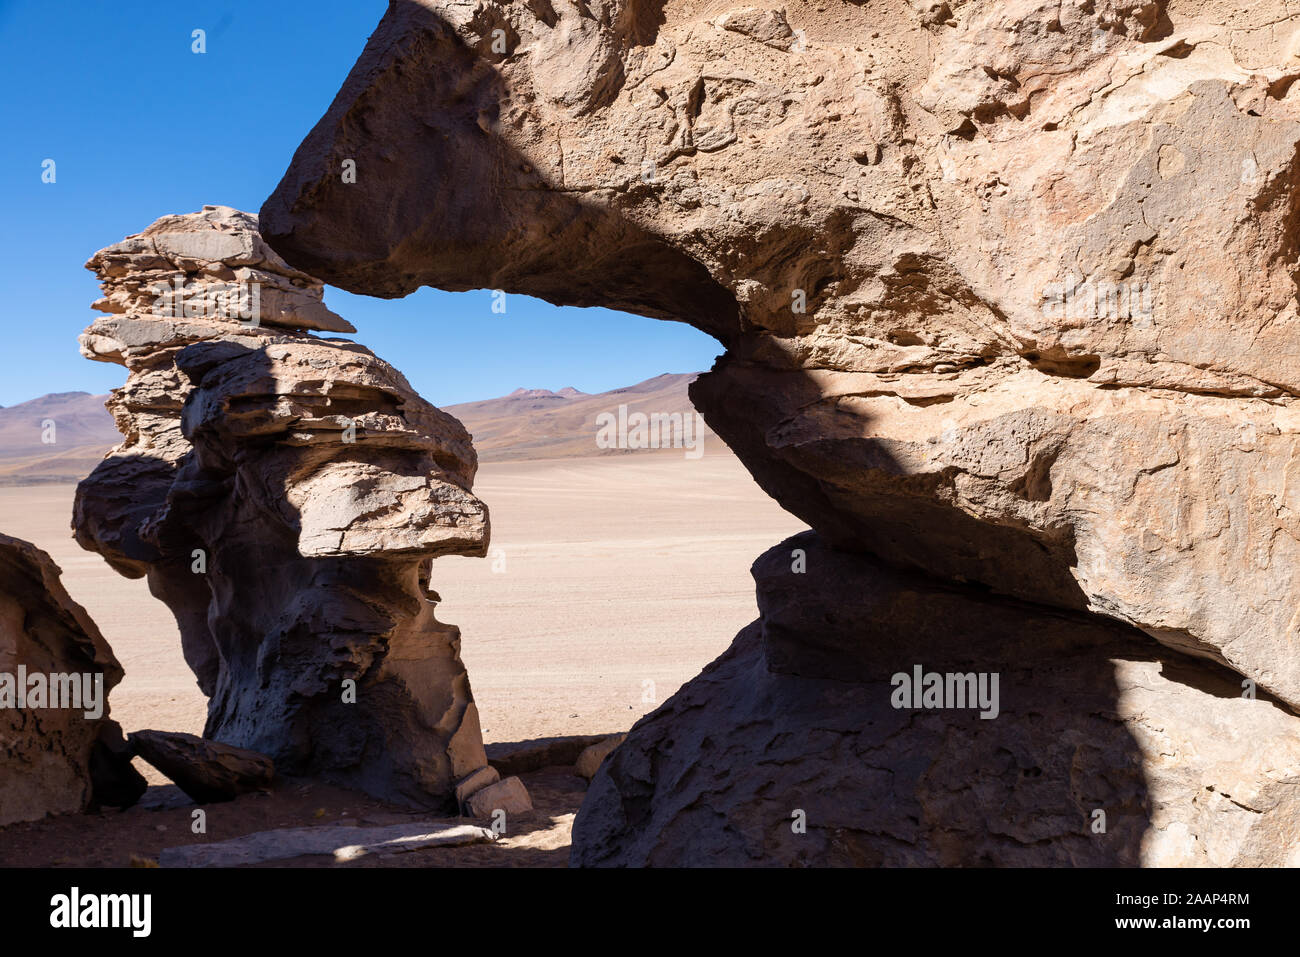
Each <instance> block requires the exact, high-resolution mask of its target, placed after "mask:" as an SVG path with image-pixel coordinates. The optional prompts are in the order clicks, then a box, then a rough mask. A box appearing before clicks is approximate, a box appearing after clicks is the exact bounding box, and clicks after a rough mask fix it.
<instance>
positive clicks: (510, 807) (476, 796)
mask: <svg viewBox="0 0 1300 957" xmlns="http://www.w3.org/2000/svg"><path fill="white" fill-rule="evenodd" d="M532 809H533V800H532V798H530V797H529V796H528V789H527V788H526V787H524V782H523V781H521V780H520V779H519V778H503V779H502V780H500V781H498V782H497V783H496V784H489V785H488V786H487V787H485V788H481V789H479V790H477V791H475V792H474V793H473V794H471V795H470V796H469V797H468V798H466V799H465V813H466V815H467V816H468V817H478V818H488V817H492V816H493V815H494V814H496V812H497V811H505V812H506V814H523V813H525V812H527V811H531V810H532Z"/></svg>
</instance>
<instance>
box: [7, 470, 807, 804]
mask: <svg viewBox="0 0 1300 957" xmlns="http://www.w3.org/2000/svg"><path fill="white" fill-rule="evenodd" d="M714 448H715V449H716V448H717V446H716V445H715V446H714ZM73 491H74V486H72V485H41V486H27V487H8V488H0V530H3V531H4V532H6V533H8V534H10V535H16V536H18V537H19V538H24V539H27V540H28V541H31V542H34V543H35V544H37V545H38V546H40V547H41V548H43V549H45V550H46V551H48V552H49V553H50V554H51V555H52V556H53V557H54V560H55V561H56V562H57V563H58V564H59V566H60V567H61V568H62V569H63V580H64V584H65V585H66V587H67V589H68V591H69V593H70V594H71V595H72V597H73V598H74V599H76V600H77V601H79V602H80V603H81V604H82V605H84V606H85V607H86V609H87V610H88V611H89V612H90V614H91V616H92V617H93V618H94V619H95V621H96V622H97V623H98V624H99V627H100V629H101V630H102V631H103V632H104V635H105V637H106V638H107V639H108V641H109V643H110V644H111V645H112V647H113V650H114V651H115V652H116V654H117V656H118V658H119V659H120V660H121V662H122V664H123V666H124V667H125V668H126V678H125V680H124V681H123V682H122V684H121V685H120V686H119V687H118V688H117V689H116V690H115V691H114V692H113V696H112V701H111V704H112V713H113V717H115V718H116V719H117V720H118V721H120V722H121V724H122V726H123V727H124V728H125V729H126V730H127V731H131V730H136V729H140V728H159V729H164V730H174V731H189V732H191V733H195V734H197V733H200V732H201V731H202V728H203V719H204V714H205V709H206V699H205V698H204V697H203V695H202V694H201V693H200V692H199V690H198V688H197V687H196V686H195V684H194V679H193V677H192V675H191V673H190V671H189V669H188V668H187V667H186V666H185V662H184V659H183V658H182V657H181V652H180V640H179V637H178V635H177V632H176V625H175V622H174V621H173V619H172V618H171V615H170V614H169V613H168V611H167V609H166V607H165V606H164V605H163V604H162V603H161V602H159V601H157V600H156V599H154V598H153V597H152V596H151V595H150V594H149V590H148V588H147V587H146V585H145V583H144V581H143V579H141V580H136V581H131V580H128V579H125V578H123V577H121V576H120V575H118V574H117V573H116V572H114V571H113V570H112V569H110V568H109V567H108V565H107V564H105V562H104V560H103V559H102V558H100V557H99V556H98V555H96V554H93V553H90V552H86V551H83V550H82V549H81V548H80V547H78V545H77V544H76V542H74V541H73V540H72V537H71V532H70V530H69V521H70V518H71V515H72V497H73ZM475 491H476V492H477V493H478V495H479V496H480V497H481V498H482V499H483V500H484V501H486V502H487V503H488V507H489V508H490V510H491V515H492V554H491V555H490V556H489V557H488V558H486V559H471V558H459V557H456V558H444V559H439V560H438V561H436V562H435V563H434V567H433V579H432V586H433V588H434V589H436V590H437V591H438V592H439V593H440V594H441V596H442V598H443V602H442V604H441V605H439V608H438V615H439V618H440V619H442V620H443V621H447V622H451V623H453V624H456V625H459V626H460V628H461V630H462V632H463V644H462V654H463V657H464V660H465V664H466V667H468V669H469V675H470V682H471V685H472V687H473V690H474V697H475V699H476V700H477V702H478V706H479V711H480V714H481V718H482V725H483V734H484V739H485V740H486V741H520V740H527V739H531V738H536V737H545V736H552V735H569V734H590V733H599V732H606V731H608V732H614V731H624V730H626V729H627V728H629V727H630V726H631V725H632V723H633V722H634V721H636V719H638V718H639V717H641V716H642V715H643V714H645V713H647V712H649V711H651V710H653V709H654V708H655V707H656V706H657V705H658V704H659V703H662V702H663V701H664V700H665V699H666V698H667V697H668V696H670V695H671V694H672V693H673V692H674V691H675V690H676V689H677V688H678V687H679V686H680V685H681V684H682V683H683V682H684V681H686V680H688V679H689V678H691V677H692V676H694V675H696V674H698V673H699V671H700V669H701V668H702V667H703V666H704V665H705V664H707V663H708V662H709V661H711V660H712V659H713V658H715V657H717V655H718V654H720V653H721V652H722V651H723V650H724V649H725V648H726V647H727V645H728V644H729V643H730V642H731V639H732V637H733V636H734V634H735V633H736V632H737V631H739V630H740V628H741V627H743V626H744V625H745V624H747V623H748V622H750V621H752V620H753V619H754V618H755V617H756V615H757V611H756V608H755V605H754V590H753V582H752V580H751V579H750V577H749V565H750V563H751V562H752V561H753V560H754V558H756V557H757V556H758V555H759V553H760V552H762V551H763V550H764V549H765V548H767V547H768V546H770V545H772V544H774V543H776V542H778V541H780V540H781V539H782V538H784V537H786V536H788V535H791V534H793V533H795V532H797V531H800V530H801V529H802V528H803V527H804V526H803V524H802V523H801V522H799V521H798V520H797V519H795V518H794V517H793V516H790V515H788V514H787V513H785V512H784V511H782V510H781V509H780V508H779V507H778V506H777V505H776V503H775V502H773V501H772V500H771V499H769V498H768V497H767V496H766V495H765V494H764V493H763V492H762V491H761V490H760V489H759V488H758V487H757V486H756V485H755V484H754V481H753V479H752V478H750V476H749V474H748V473H747V472H746V471H745V470H744V468H743V467H742V466H741V465H740V463H739V462H738V460H737V459H736V458H735V457H734V456H732V455H730V454H729V453H726V452H710V451H708V450H707V449H706V454H705V456H704V457H703V458H702V459H698V460H690V459H686V458H685V457H684V456H683V455H682V454H681V453H670V452H661V453H651V454H635V455H631V454H630V455H623V456H612V457H602V458H590V459H569V460H558V461H557V460H552V461H546V462H511V463H489V464H486V465H484V466H483V467H482V468H481V469H480V471H479V477H478V480H477V482H476V483H475ZM494 569H496V570H495V571H494ZM142 770H145V771H146V773H147V775H148V777H149V778H150V780H151V781H153V782H160V781H161V780H163V779H162V778H161V777H160V776H159V775H158V774H157V773H156V772H154V771H153V770H152V769H148V768H143V769H142Z"/></svg>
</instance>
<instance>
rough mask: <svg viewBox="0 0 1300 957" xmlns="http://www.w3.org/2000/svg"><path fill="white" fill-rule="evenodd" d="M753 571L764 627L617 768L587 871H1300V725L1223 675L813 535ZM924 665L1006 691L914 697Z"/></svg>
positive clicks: (597, 814)
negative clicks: (914, 682)
mask: <svg viewBox="0 0 1300 957" xmlns="http://www.w3.org/2000/svg"><path fill="white" fill-rule="evenodd" d="M796 549H798V550H800V551H801V552H802V554H803V560H804V561H805V562H806V566H807V570H806V571H805V572H802V573H798V572H794V571H792V564H793V563H792V558H791V556H792V553H793V552H794V551H795V550H796ZM753 573H754V578H755V581H756V582H757V585H758V598H759V608H760V610H761V612H762V619H761V620H760V621H758V622H755V623H754V624H753V625H751V626H750V627H749V628H747V629H745V630H744V631H743V632H741V634H740V635H739V636H738V637H737V639H736V642H735V643H734V644H733V645H732V647H731V648H730V649H729V650H728V651H727V652H726V653H725V654H724V655H723V656H722V657H721V658H719V659H718V660H717V661H715V662H714V663H713V664H711V665H710V666H709V667H708V668H706V669H705V671H704V673H703V674H702V675H700V676H699V677H698V678H696V679H694V680H693V681H691V682H689V683H688V684H687V685H686V686H685V687H684V688H683V689H682V690H681V691H680V692H679V693H678V694H677V695H675V696H674V697H673V698H672V699H670V700H669V701H668V702H667V703H665V704H664V705H663V706H662V707H661V708H660V709H659V710H657V711H655V712H654V713H653V714H651V715H648V716H647V717H646V718H644V719H643V720H641V721H640V722H638V723H637V725H636V726H635V727H634V728H633V730H632V731H631V733H630V734H629V735H628V737H627V739H626V740H625V741H624V742H623V743H622V744H621V745H619V747H618V748H617V750H615V751H614V752H613V753H612V754H611V755H610V756H609V758H608V759H607V760H606V761H605V762H604V764H603V765H602V766H601V768H600V770H599V771H598V772H597V773H596V775H595V778H594V780H593V781H592V784H591V789H590V791H589V792H588V796H587V799H586V800H585V801H584V802H583V805H582V808H581V809H580V811H579V813H578V818H577V820H576V821H575V823H574V849H573V858H572V861H573V863H574V864H577V865H584V866H608V865H619V866H656V865H674V866H680V865H683V864H687V865H725V866H786V865H825V864H832V865H856V866H985V865H998V866H1028V865H1069V866H1090V867H1091V866H1134V865H1137V864H1144V865H1148V866H1217V867H1227V866H1259V865H1269V866H1284V865H1285V866H1294V865H1295V864H1297V863H1300V856H1298V855H1300V852H1298V851H1297V849H1296V848H1297V845H1296V842H1295V835H1296V833H1297V828H1300V796H1298V795H1297V792H1296V787H1295V786H1296V784H1297V783H1300V719H1297V718H1296V717H1295V716H1294V715H1293V714H1292V713H1291V712H1290V711H1289V710H1288V709H1287V708H1286V707H1285V706H1284V705H1283V704H1281V703H1280V702H1278V701H1276V700H1265V699H1263V698H1260V699H1256V700H1249V699H1245V698H1243V697H1242V696H1241V689H1240V686H1239V684H1238V681H1237V680H1236V678H1235V676H1234V675H1233V674H1232V672H1230V671H1228V670H1227V669H1224V668H1221V667H1220V666H1217V665H1214V664H1211V663H1208V662H1205V661H1203V660H1200V659H1197V658H1193V657H1190V656H1185V655H1179V654H1175V653H1170V652H1168V651H1165V650H1164V649H1161V648H1160V646H1158V645H1156V644H1155V643H1154V642H1152V641H1151V640H1150V639H1149V638H1148V637H1147V636H1145V635H1143V634H1142V633H1141V632H1139V631H1137V630H1136V629H1133V628H1131V627H1129V626H1125V625H1120V624H1118V623H1113V622H1107V621H1104V620H1101V619H1099V618H1097V617H1095V616H1086V615H1083V614H1078V613H1069V612H1058V611H1052V610H1049V609H1045V608H1043V607H1041V606H1034V605H1028V604H1023V603H1020V602H1016V601H1014V600H1008V599H1004V598H998V597H996V596H978V595H974V594H972V593H971V592H970V591H969V590H967V589H958V588H953V587H952V586H950V585H946V584H943V583H941V582H938V581H936V580H934V579H931V578H926V577H923V576H919V575H915V574H911V573H903V572H898V571H895V570H892V569H889V568H887V567H885V566H883V565H882V564H880V563H879V562H878V561H876V560H874V559H871V558H867V557H862V556H854V555H847V554H845V553H842V552H839V551H836V550H834V549H831V548H828V547H826V546H825V545H824V544H823V543H822V542H820V541H819V539H818V537H817V536H816V535H815V534H814V533H811V532H809V533H805V534H803V535H801V536H796V537H795V538H792V539H789V540H788V541H786V542H784V543H782V544H780V545H778V546H776V547H774V548H772V549H771V550H770V551H768V552H767V553H765V554H764V555H763V556H762V557H761V558H759V560H758V561H757V562H755V565H754V569H753ZM918 667H919V668H920V669H921V670H922V672H923V673H929V672H933V673H939V674H944V675H948V674H963V675H965V674H974V675H977V676H978V675H990V676H991V675H996V676H997V685H996V688H997V691H998V693H997V695H996V698H995V699H994V701H995V707H994V708H986V709H981V708H980V707H977V706H975V701H974V698H975V697H976V696H971V697H969V698H968V699H967V701H966V705H967V706H966V707H961V706H960V702H961V700H962V699H960V698H957V699H955V702H954V699H946V703H948V705H949V707H947V708H922V707H911V706H908V707H896V706H895V700H896V698H897V695H898V693H899V689H900V687H901V686H902V684H901V682H896V681H894V680H892V679H893V677H894V675H896V674H905V675H907V676H908V677H909V678H910V677H912V676H913V674H914V670H915V669H916V668H918ZM968 687H969V686H968ZM954 703H957V704H958V705H959V706H958V707H953V706H952V705H953V704H954ZM908 704H909V705H910V704H912V702H908ZM993 711H995V712H996V716H995V717H989V718H985V717H982V716H981V715H982V714H986V713H991V712H993ZM1262 742H1268V745H1267V746H1261V743H1262ZM797 825H799V826H797Z"/></svg>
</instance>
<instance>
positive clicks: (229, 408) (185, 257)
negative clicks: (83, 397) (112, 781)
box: [74, 207, 488, 807]
mask: <svg viewBox="0 0 1300 957" xmlns="http://www.w3.org/2000/svg"><path fill="white" fill-rule="evenodd" d="M151 247H152V248H154V249H157V250H159V251H161V250H163V249H166V250H168V252H169V255H170V256H171V257H172V258H169V259H167V261H166V262H167V263H170V264H171V266H172V267H174V268H173V269H172V271H171V272H169V271H168V266H167V265H166V264H165V263H161V262H160V260H159V258H158V254H156V253H155V252H153V251H151ZM88 266H89V268H91V269H93V270H95V271H96V273H97V274H98V275H99V276H100V278H101V279H102V280H103V281H104V287H105V292H106V301H107V302H106V301H105V300H101V302H100V304H99V305H100V306H101V308H110V311H112V313H113V314H112V315H111V316H110V317H108V318H104V319H99V320H97V321H96V322H95V323H94V324H93V325H92V326H91V327H90V328H89V329H87V330H86V332H85V333H84V334H83V335H82V337H81V343H82V350H83V352H84V353H85V354H86V355H87V356H88V357H89V358H93V359H99V360H105V361H112V362H118V363H121V364H123V365H125V366H126V368H127V370H128V372H129V377H128V379H127V383H126V385H125V386H124V387H123V388H121V389H118V390H116V391H115V392H114V394H113V397H112V399H111V400H110V401H109V407H110V408H111V410H112V411H113V414H114V417H115V418H116V420H117V423H118V426H119V429H120V431H121V432H122V433H123V434H124V435H125V436H126V439H125V441H124V442H123V443H122V445H120V446H119V447H118V448H116V449H115V450H114V451H113V452H112V453H111V454H110V455H109V456H108V457H107V458H106V459H105V461H104V462H103V464H102V465H100V466H99V467H98V468H96V470H95V471H94V472H93V473H92V474H91V475H90V477H89V478H87V479H86V480H85V481H83V482H82V483H81V485H80V486H79V487H78V490H77V500H76V506H75V516H74V528H75V530H76V533H77V538H78V541H79V542H80V543H81V544H82V545H83V546H84V547H86V548H89V549H92V550H94V551H98V552H100V553H101V554H102V555H104V557H105V558H106V559H107V560H108V561H109V562H110V564H112V565H113V566H114V567H115V568H117V569H118V570H119V571H121V572H122V573H123V574H126V575H128V576H131V577H139V576H141V575H147V576H148V579H149V585H150V589H151V590H152V592H153V593H154V594H155V595H156V596H158V597H159V598H160V599H162V600H163V601H164V602H166V603H167V604H168V606H169V607H170V608H171V609H172V611H173V613H174V614H175V616H176V620H177V623H178V624H179V627H180V631H181V640H182V642H183V646H184V652H185V657H186V661H187V662H188V663H189V664H190V666H191V668H193V670H194V672H195V675H196V676H197V678H198V683H199V687H200V688H201V689H202V690H203V692H204V693H205V694H207V695H209V696H210V698H211V701H210V702H209V709H208V721H207V726H206V728H205V731H204V735H205V737H208V738H211V739H213V740H216V741H219V742H222V743H225V744H230V745H234V746H236V747H241V748H247V749H249V750H253V751H258V752H261V753H263V754H266V755H269V756H271V757H272V758H273V759H274V761H275V764H276V767H277V768H278V769H279V770H281V771H284V772H287V773H290V774H319V775H322V776H325V777H327V778H330V779H333V780H336V781H339V782H341V783H345V784H350V785H354V786H359V787H361V788H364V789H365V790H367V791H369V792H370V793H372V794H375V795H377V796H381V797H384V798H388V799H392V800H400V801H405V802H408V803H413V804H424V805H429V804H439V803H441V804H446V805H447V806H448V807H450V805H451V803H452V802H453V800H454V799H453V797H452V795H453V792H454V787H455V783H456V782H457V781H458V780H459V779H461V778H463V777H464V776H466V775H468V774H470V773H472V772H473V771H475V770H477V769H479V768H481V767H483V766H485V765H486V764H487V759H486V757H485V755H484V753H483V744H482V739H481V735H480V731H479V725H478V717H477V711H476V709H475V707H474V703H473V699H472V697H471V695H470V690H469V682H468V678H467V676H466V674H465V669H464V667H463V665H462V664H461V661H460V633H459V631H458V630H457V629H456V628H454V627H452V626H449V625H445V624H442V623H440V622H438V621H437V619H436V618H435V616H434V602H433V601H432V600H431V599H430V598H429V597H428V587H427V586H428V580H427V576H428V567H429V562H430V560H431V559H432V558H435V557H437V556H439V555H447V554H464V555H479V554H483V552H484V551H485V549H486V547H487V537H488V518H487V512H486V510H485V508H484V507H483V504H482V503H481V502H479V501H478V499H476V498H475V497H474V495H473V494H472V493H471V491H470V487H471V483H472V481H473V477H474V472H475V469H476V467H477V460H476V457H475V454H474V450H473V447H472V445H471V443H470V439H469V435H468V433H466V431H465V429H464V428H463V427H462V426H461V424H460V423H459V422H458V421H456V420H455V419H454V418H452V417H451V416H449V415H447V414H445V413H443V412H441V411H439V410H438V409H436V408H434V407H433V406H431V405H429V404H428V403H427V402H425V401H424V400H423V399H421V398H420V397H419V396H418V395H417V394H416V393H415V392H414V391H413V390H412V389H411V387H410V385H409V384H408V383H407V381H406V379H405V378H404V377H403V376H402V374H401V373H400V372H398V371H397V370H396V369H394V368H393V367H392V366H390V365H388V364H387V363H386V362H384V361H383V360H381V359H378V358H377V357H375V356H374V355H373V354H372V353H371V352H370V351H369V350H367V349H365V348H364V347H363V346H360V345H358V344H356V343H353V342H349V341H345V340H341V339H321V338H318V337H316V336H313V335H312V334H311V333H310V332H308V331H306V330H308V329H319V328H335V329H339V328H347V329H351V327H350V326H347V324H346V323H344V322H343V321H342V320H340V319H338V317H336V316H334V315H333V313H330V312H329V310H327V309H325V308H324V306H323V305H322V304H321V302H320V294H321V293H320V289H321V287H320V284H319V283H317V282H315V281H314V280H311V279H310V277H306V276H304V275H303V274H300V273H298V272H297V271H296V270H293V269H291V268H290V267H288V266H286V265H285V264H284V263H283V262H282V261H281V260H279V258H278V257H277V256H276V255H275V254H274V253H273V252H271V251H270V250H269V249H268V248H267V247H266V246H265V244H264V243H263V242H262V240H261V238H260V236H259V235H258V233H257V220H256V218H255V217H252V216H249V215H248V214H246V213H241V212H238V211H236V210H232V209H228V208H225V207H205V209H204V210H203V211H202V212H201V213H195V214H191V215H188V216H169V217H165V218H164V219H162V220H159V221H158V222H157V223H155V224H154V225H153V226H151V227H150V228H149V229H147V230H146V231H145V232H144V233H142V234H140V235H139V236H133V237H130V238H129V239H127V240H126V241H125V242H123V243H119V244H118V245H116V246H112V247H109V248H108V249H106V250H103V251H101V252H100V253H97V254H96V255H95V256H94V257H93V258H92V259H91V260H90V262H89V264H88ZM182 267H183V268H184V272H181V271H179V270H180V269H181V268H182ZM214 276H215V277H217V279H215V280H209V279H208V278H205V277H214ZM267 277H278V278H270V279H268V278H267ZM263 280H266V281H267V283H268V286H269V288H270V289H272V290H278V293H277V295H278V296H279V298H278V299H275V300H274V301H275V302H276V303H277V305H276V307H275V309H274V310H273V314H272V315H270V316H266V317H263V316H261V315H260V314H258V313H257V312H256V310H255V309H246V308H245V307H246V306H247V304H248V302H249V299H248V298H247V297H248V295H249V294H250V293H251V294H254V299H253V301H256V291H257V287H256V286H255V285H252V284H256V283H258V282H261V281H263ZM221 282H225V283H227V284H228V285H227V286H221V287H219V288H217V289H215V291H214V289H213V286H214V285H219V284H220V283H221ZM244 283H247V284H249V286H248V287H247V288H244V289H242V290H241V291H240V292H239V295H238V296H237V297H232V295H231V293H230V285H234V286H238V285H240V284H244ZM166 287H171V288H174V289H180V290H181V293H180V295H179V297H178V298H179V300H180V301H179V302H176V301H173V300H171V299H165V298H162V297H160V296H150V295H148V294H147V293H146V292H145V291H144V290H146V289H148V288H166ZM289 287H292V288H291V289H290V288H289ZM196 300H197V301H196ZM267 301H268V300H267V290H266V289H262V290H261V302H262V304H263V305H265V304H266V302H267ZM232 302H234V303H235V305H234V306H233V307H232V306H231V303H232ZM211 304H215V307H216V308H215V309H214V308H211V307H210V306H211ZM119 305H121V306H122V307H123V308H124V309H125V311H121V312H119V311H117V309H118V306H119ZM241 309H244V310H245V311H244V312H243V313H241V312H240V310H241ZM330 317H333V318H330ZM263 319H265V321H266V323H267V324H265V325H263V324H262V320H263Z"/></svg>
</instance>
